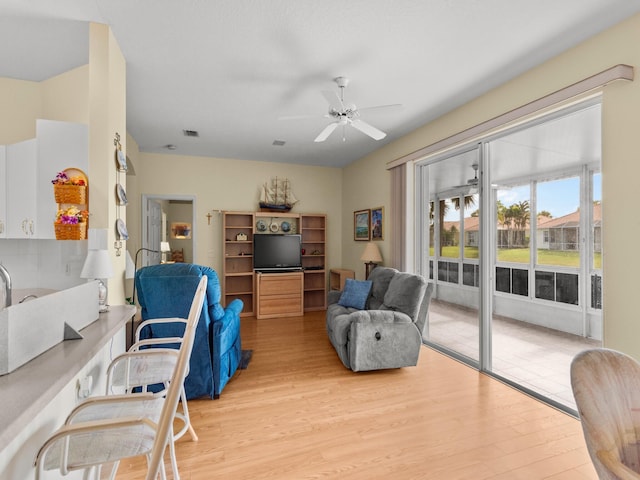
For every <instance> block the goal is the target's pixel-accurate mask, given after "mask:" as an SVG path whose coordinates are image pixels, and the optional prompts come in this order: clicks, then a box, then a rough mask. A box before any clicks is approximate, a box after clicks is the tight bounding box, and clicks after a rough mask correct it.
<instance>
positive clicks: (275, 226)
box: [269, 222, 280, 233]
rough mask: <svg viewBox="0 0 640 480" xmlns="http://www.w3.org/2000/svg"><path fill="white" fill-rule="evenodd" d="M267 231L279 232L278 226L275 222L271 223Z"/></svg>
mask: <svg viewBox="0 0 640 480" xmlns="http://www.w3.org/2000/svg"><path fill="white" fill-rule="evenodd" d="M269 230H271V231H272V232H273V233H275V232H277V231H278V230H280V226H279V225H278V224H277V223H276V222H273V223H272V224H271V225H269Z"/></svg>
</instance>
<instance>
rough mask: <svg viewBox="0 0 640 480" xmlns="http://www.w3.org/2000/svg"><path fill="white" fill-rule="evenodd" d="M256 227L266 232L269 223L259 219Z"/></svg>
mask: <svg viewBox="0 0 640 480" xmlns="http://www.w3.org/2000/svg"><path fill="white" fill-rule="evenodd" d="M256 228H257V229H258V231H259V232H264V231H266V230H267V224H266V223H264V220H258V223H256Z"/></svg>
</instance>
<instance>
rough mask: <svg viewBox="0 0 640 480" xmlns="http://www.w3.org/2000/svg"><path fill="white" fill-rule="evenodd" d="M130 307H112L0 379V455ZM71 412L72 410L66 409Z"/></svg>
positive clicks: (103, 341)
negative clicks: (75, 337) (71, 337)
mask: <svg viewBox="0 0 640 480" xmlns="http://www.w3.org/2000/svg"><path fill="white" fill-rule="evenodd" d="M135 312H136V309H135V307H133V306H131V305H112V306H111V307H110V309H109V311H108V312H105V313H101V314H100V316H99V318H98V320H96V321H94V322H93V323H91V324H89V325H88V326H86V327H85V328H83V329H82V330H80V333H81V334H82V336H83V337H84V338H82V339H79V340H65V341H63V342H61V343H58V344H57V345H55V346H54V347H52V348H50V349H49V350H47V351H45V352H44V353H42V354H40V355H39V356H37V357H36V358H34V359H33V360H31V361H29V362H28V363H26V364H24V365H22V366H21V367H19V368H18V369H16V370H15V371H13V372H12V373H9V374H6V375H3V376H0V399H1V402H0V404H1V405H2V407H1V408H0V452H1V451H2V450H4V449H5V448H6V447H7V446H8V445H9V444H10V443H11V441H12V440H14V439H15V438H16V436H17V435H18V434H19V433H20V432H21V431H22V430H23V429H24V428H25V427H26V425H28V424H29V423H30V422H31V421H32V420H33V419H34V418H35V417H36V416H37V415H38V413H40V412H41V411H42V410H43V409H44V408H45V407H46V406H47V405H48V404H49V403H50V402H51V401H52V400H53V398H54V397H56V395H57V394H58V393H59V392H60V391H61V390H62V389H63V388H64V387H65V386H66V385H67V384H68V383H69V382H70V381H72V380H73V378H74V377H75V376H76V375H77V374H78V373H79V372H80V371H81V370H82V369H83V368H84V366H85V365H86V364H87V363H88V362H89V361H91V359H92V358H93V357H94V356H95V355H96V354H97V353H98V352H99V351H100V350H101V349H102V348H103V347H105V345H106V344H107V343H108V342H110V341H111V339H112V338H113V337H114V335H116V333H118V332H119V331H120V330H121V329H122V328H123V327H124V325H125V324H126V322H127V321H128V320H129V319H131V317H132V316H133V315H134V314H135ZM69 411H71V407H70V408H69Z"/></svg>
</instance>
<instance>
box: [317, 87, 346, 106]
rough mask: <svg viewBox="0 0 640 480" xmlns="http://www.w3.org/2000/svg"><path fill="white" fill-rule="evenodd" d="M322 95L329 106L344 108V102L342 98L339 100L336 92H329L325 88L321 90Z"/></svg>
mask: <svg viewBox="0 0 640 480" xmlns="http://www.w3.org/2000/svg"><path fill="white" fill-rule="evenodd" d="M322 96H323V97H324V98H325V99H326V100H327V102H328V103H329V105H330V106H331V107H336V106H337V107H340V110H344V109H345V108H344V104H343V103H342V100H340V97H339V96H338V94H337V93H336V92H329V91H327V90H323V91H322Z"/></svg>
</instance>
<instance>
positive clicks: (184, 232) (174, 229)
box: [171, 222, 191, 238]
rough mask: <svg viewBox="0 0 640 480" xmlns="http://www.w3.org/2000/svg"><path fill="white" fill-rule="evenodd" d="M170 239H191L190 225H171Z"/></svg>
mask: <svg viewBox="0 0 640 480" xmlns="http://www.w3.org/2000/svg"><path fill="white" fill-rule="evenodd" d="M171 238H191V224H190V223H182V222H176V223H172V224H171Z"/></svg>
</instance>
